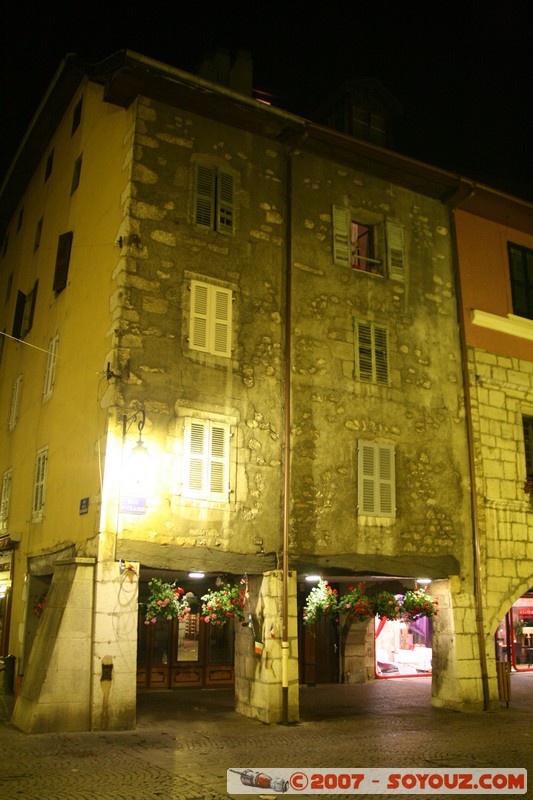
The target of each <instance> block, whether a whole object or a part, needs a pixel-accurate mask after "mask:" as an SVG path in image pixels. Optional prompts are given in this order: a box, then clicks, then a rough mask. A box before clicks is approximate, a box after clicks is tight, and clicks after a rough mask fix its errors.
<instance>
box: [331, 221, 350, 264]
mask: <svg viewBox="0 0 533 800" xmlns="http://www.w3.org/2000/svg"><path fill="white" fill-rule="evenodd" d="M332 218H333V225H332V228H333V261H334V263H335V264H340V265H341V266H343V267H349V266H351V263H352V253H351V232H350V212H349V210H348V209H347V208H343V207H342V206H333V211H332Z"/></svg>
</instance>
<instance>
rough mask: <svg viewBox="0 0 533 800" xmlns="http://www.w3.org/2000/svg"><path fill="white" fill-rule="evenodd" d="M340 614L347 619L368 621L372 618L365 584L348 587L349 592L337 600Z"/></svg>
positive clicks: (372, 608) (372, 610)
mask: <svg viewBox="0 0 533 800" xmlns="http://www.w3.org/2000/svg"><path fill="white" fill-rule="evenodd" d="M337 607H338V610H339V613H340V614H346V616H347V617H348V619H355V620H361V621H368V619H369V617H373V616H374V607H373V605H372V601H371V600H370V598H369V597H368V595H366V594H365V584H364V583H360V584H359V585H358V586H350V589H349V591H348V592H347V593H346V594H343V595H342V597H340V598H339V601H338V604H337Z"/></svg>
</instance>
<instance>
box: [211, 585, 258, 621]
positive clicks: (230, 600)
mask: <svg viewBox="0 0 533 800" xmlns="http://www.w3.org/2000/svg"><path fill="white" fill-rule="evenodd" d="M247 599H248V593H247V585H246V580H245V579H244V578H243V579H242V580H241V582H240V583H239V584H236V585H234V586H231V584H229V583H226V584H224V586H222V587H221V588H220V589H217V590H214V591H211V592H207V594H204V595H203V596H202V607H201V610H200V616H201V617H202V619H203V620H204V622H207V623H210V624H211V625H224V623H226V622H227V621H228V620H229V619H232V618H235V619H237V620H239V622H242V621H243V620H244V607H245V605H246V602H247Z"/></svg>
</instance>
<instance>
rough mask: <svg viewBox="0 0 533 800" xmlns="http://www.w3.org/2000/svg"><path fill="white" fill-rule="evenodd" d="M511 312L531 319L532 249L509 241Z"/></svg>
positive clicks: (532, 295) (532, 301)
mask: <svg viewBox="0 0 533 800" xmlns="http://www.w3.org/2000/svg"><path fill="white" fill-rule="evenodd" d="M507 248H508V252H509V270H510V277H511V293H512V298H513V314H516V315H517V316H518V317H525V318H526V319H533V250H530V249H529V247H522V246H521V245H519V244H513V243H512V242H509V243H508V245H507Z"/></svg>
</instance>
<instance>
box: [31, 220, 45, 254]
mask: <svg viewBox="0 0 533 800" xmlns="http://www.w3.org/2000/svg"><path fill="white" fill-rule="evenodd" d="M42 232H43V217H41V219H40V220H39V222H38V223H37V226H36V228H35V240H34V242H33V250H34V252H35V250H38V249H39V247H40V244H41V234H42Z"/></svg>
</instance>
